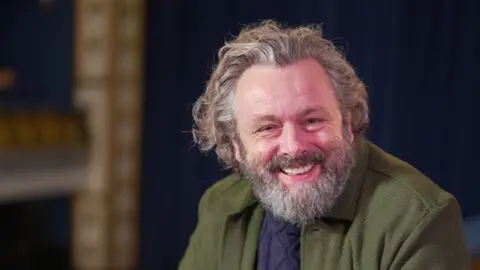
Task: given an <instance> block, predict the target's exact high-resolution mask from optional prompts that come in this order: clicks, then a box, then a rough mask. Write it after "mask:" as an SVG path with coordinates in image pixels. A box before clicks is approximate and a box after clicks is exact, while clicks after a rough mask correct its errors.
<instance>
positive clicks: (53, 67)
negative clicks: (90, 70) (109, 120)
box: [0, 0, 73, 107]
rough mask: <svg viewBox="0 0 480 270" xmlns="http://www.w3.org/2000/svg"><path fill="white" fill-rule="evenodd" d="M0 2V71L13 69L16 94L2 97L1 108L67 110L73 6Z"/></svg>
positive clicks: (68, 2) (65, 1)
mask: <svg viewBox="0 0 480 270" xmlns="http://www.w3.org/2000/svg"><path fill="white" fill-rule="evenodd" d="M40 2H42V1H39V0H20V1H19V0H2V1H0V40H1V42H0V68H1V67H12V68H13V69H14V71H15V73H16V76H17V83H16V85H15V90H14V91H13V92H11V93H2V92H0V105H4V104H5V103H6V102H7V101H13V100H15V101H19V102H22V103H23V104H25V103H29V104H34V105H38V103H41V104H52V105H55V106H62V107H63V106H68V105H69V104H70V101H71V100H70V98H71V92H72V77H73V74H72V71H73V18H72V16H73V9H72V8H73V0H60V1H55V4H54V5H52V6H51V8H49V7H48V6H42V5H40Z"/></svg>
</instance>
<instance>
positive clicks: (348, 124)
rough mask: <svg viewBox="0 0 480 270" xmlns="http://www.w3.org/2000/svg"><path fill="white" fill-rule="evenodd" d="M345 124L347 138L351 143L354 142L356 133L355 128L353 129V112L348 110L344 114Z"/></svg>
mask: <svg viewBox="0 0 480 270" xmlns="http://www.w3.org/2000/svg"><path fill="white" fill-rule="evenodd" d="M343 121H344V123H343V124H344V125H345V127H344V128H345V131H346V132H347V134H345V135H347V136H348V137H347V139H348V141H349V142H350V143H353V140H354V139H355V135H354V134H353V129H352V114H351V113H350V112H347V113H346V114H345V116H344V120H343Z"/></svg>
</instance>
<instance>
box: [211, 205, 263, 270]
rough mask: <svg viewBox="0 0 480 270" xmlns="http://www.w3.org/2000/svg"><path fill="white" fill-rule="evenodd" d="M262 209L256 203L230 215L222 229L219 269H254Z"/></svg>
mask: <svg viewBox="0 0 480 270" xmlns="http://www.w3.org/2000/svg"><path fill="white" fill-rule="evenodd" d="M263 216H264V210H263V209H262V207H260V206H259V205H258V204H255V205H252V206H251V207H248V208H246V209H244V211H242V212H240V213H237V214H232V215H230V216H229V217H228V218H227V220H226V222H225V226H224V229H223V243H222V246H223V249H222V254H221V255H220V269H222V270H223V269H229V270H254V269H255V265H256V263H255V262H256V255H257V246H258V237H259V235H260V229H261V226H262V221H263Z"/></svg>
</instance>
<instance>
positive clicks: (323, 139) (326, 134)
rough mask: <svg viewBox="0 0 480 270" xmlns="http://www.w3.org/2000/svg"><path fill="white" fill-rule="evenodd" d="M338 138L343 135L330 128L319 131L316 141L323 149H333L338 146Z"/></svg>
mask: <svg viewBox="0 0 480 270" xmlns="http://www.w3.org/2000/svg"><path fill="white" fill-rule="evenodd" d="M338 139H341V135H338V134H336V132H335V131H334V130H333V129H330V128H328V129H323V130H321V131H319V132H317V134H316V137H315V143H316V144H317V145H318V146H319V147H320V148H322V149H331V148H333V147H335V146H336V143H337V141H338Z"/></svg>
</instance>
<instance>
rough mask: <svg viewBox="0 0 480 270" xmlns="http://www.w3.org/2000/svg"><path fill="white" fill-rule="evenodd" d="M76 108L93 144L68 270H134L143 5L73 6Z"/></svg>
mask: <svg viewBox="0 0 480 270" xmlns="http://www.w3.org/2000/svg"><path fill="white" fill-rule="evenodd" d="M75 16H76V18H75V22H76V28H75V32H76V34H75V47H76V48H75V52H76V55H75V67H76V68H75V69H76V73H75V84H76V103H77V104H78V106H81V107H83V108H85V110H86V111H87V113H88V117H89V126H90V131H91V136H92V145H91V149H92V151H91V159H90V160H91V164H90V171H89V176H88V177H89V179H88V180H89V181H88V182H89V184H88V185H87V187H86V188H85V189H84V190H83V191H82V192H80V193H79V194H78V195H77V196H76V198H75V199H74V205H73V215H72V220H73V230H72V234H73V237H72V238H73V264H74V268H75V269H133V268H134V267H136V266H137V265H138V238H139V235H138V234H139V231H138V211H139V178H140V167H139V165H140V138H139V136H140V133H141V126H140V123H141V122H142V119H141V93H142V77H143V62H142V60H143V32H144V24H143V20H144V3H143V1H142V0H76V5H75Z"/></svg>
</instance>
